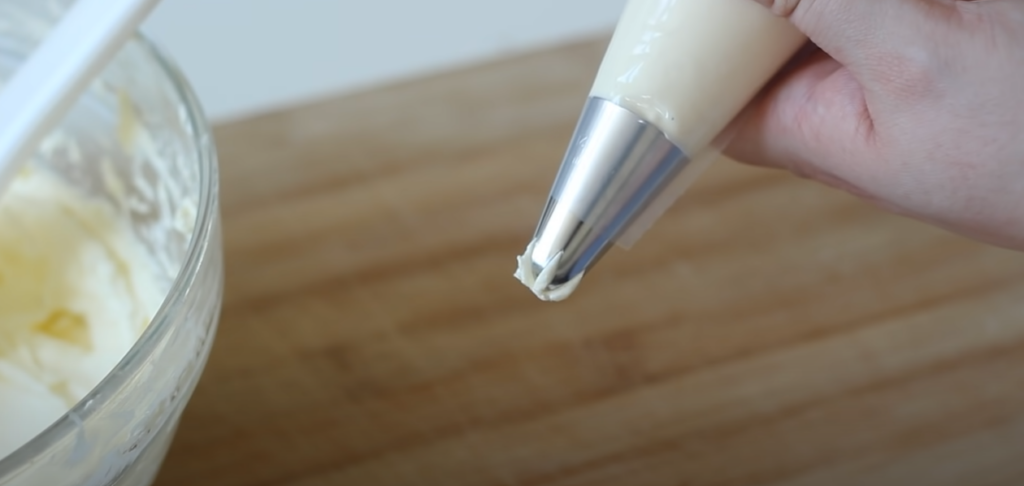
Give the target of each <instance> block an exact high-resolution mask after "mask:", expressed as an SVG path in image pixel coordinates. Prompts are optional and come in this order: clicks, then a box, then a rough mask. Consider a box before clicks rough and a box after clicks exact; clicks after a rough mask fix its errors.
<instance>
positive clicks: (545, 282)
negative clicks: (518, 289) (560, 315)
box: [514, 240, 583, 302]
mask: <svg viewBox="0 0 1024 486" xmlns="http://www.w3.org/2000/svg"><path fill="white" fill-rule="evenodd" d="M536 243H537V242H536V240H533V241H530V244H529V245H527V246H526V251H525V252H524V253H523V254H522V256H519V257H516V261H517V262H518V264H519V267H518V268H517V269H516V273H515V274H514V275H515V277H516V278H517V279H519V281H520V282H522V283H523V285H525V286H526V287H528V288H529V289H530V291H531V292H533V294H534V295H536V296H537V298H538V299H540V300H543V301H545V302H558V301H562V300H565V299H567V298H568V297H569V296H570V295H572V293H573V291H575V290H576V287H577V286H578V285H579V284H580V279H582V278H583V273H582V272H580V274H579V275H576V276H575V277H573V278H572V280H569V281H568V282H566V283H564V284H562V285H556V286H552V285H551V281H552V280H554V278H555V269H557V268H558V263H559V262H560V261H561V260H562V252H558V253H557V254H556V255H555V256H554V257H552V258H551V260H549V261H548V263H547V265H545V266H544V269H542V270H541V272H540V273H539V274H534V271H533V258H532V257H533V247H534V245H535V244H536Z"/></svg>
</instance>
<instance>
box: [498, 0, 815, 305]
mask: <svg viewBox="0 0 1024 486" xmlns="http://www.w3.org/2000/svg"><path fill="white" fill-rule="evenodd" d="M806 41H807V39H806V38H805V37H804V36H803V34H801V33H800V31H798V30H797V29H796V28H795V27H794V26H793V25H792V24H791V23H790V22H789V21H788V20H786V19H784V18H781V17H778V16H776V15H774V14H773V13H772V12H771V11H769V10H768V9H766V8H765V7H763V6H761V5H759V4H757V3H755V2H753V1H751V0H629V1H628V3H627V4H626V7H625V10H624V11H623V13H622V16H621V18H620V19H619V23H618V26H617V27H616V29H615V34H614V35H613V36H612V40H611V43H610V44H609V46H608V50H607V51H606V52H605V55H604V59H603V60H602V62H601V67H600V69H599V70H598V73H597V78H596V79H595V80H594V84H593V86H592V88H591V90H590V96H589V97H588V98H587V102H586V104H585V106H584V108H583V113H582V115H581V116H580V120H579V122H578V124H577V126H576V131H575V133H574V134H573V136H572V140H571V142H570V144H569V148H568V150H567V151H566V154H565V158H564V159H563V161H562V166H561V168H560V169H559V172H558V175H557V177H556V178H555V183H554V185H553V186H552V188H551V193H550V196H549V197H548V202H547V205H546V206H545V207H544V211H543V212H542V213H541V217H540V222H539V223H538V225H537V229H536V231H535V233H534V237H533V240H532V241H531V242H530V243H529V245H528V246H527V248H526V252H525V253H524V254H523V255H522V256H520V257H519V258H518V264H519V267H518V269H517V270H516V273H515V276H516V278H518V279H519V280H520V281H521V282H522V283H523V284H524V285H526V286H527V287H529V288H530V290H531V291H533V293H534V294H536V295H537V297H538V298H540V299H541V300H546V301H558V300H563V299H565V298H567V297H568V296H569V295H570V294H571V293H572V292H573V290H575V288H576V286H577V285H578V284H579V282H580V279H581V278H582V277H583V275H584V273H586V272H587V271H588V270H590V269H591V268H592V267H593V266H594V264H596V263H597V262H598V261H599V260H600V258H601V257H602V256H603V255H604V254H605V253H606V252H607V251H608V250H609V249H610V248H611V246H612V245H613V244H618V245H620V246H623V247H625V248H628V247H629V246H631V245H632V244H633V243H634V242H635V241H636V240H637V239H638V238H639V237H640V236H641V235H642V234H643V233H644V232H645V231H646V229H647V228H648V227H650V225H651V224H652V223H653V222H654V221H655V220H656V219H657V218H658V217H660V216H661V214H662V213H663V212H664V211H665V210H666V209H668V207H669V206H670V205H671V204H672V202H673V201H674V200H675V199H676V198H677V197H678V196H680V195H681V194H682V192H683V191H684V190H685V189H686V187H688V186H689V184H691V183H692V182H693V180H694V179H695V178H696V177H697V176H698V175H699V174H700V172H701V171H702V170H703V169H704V168H705V167H706V166H707V165H708V164H709V163H711V162H712V161H714V160H715V159H717V158H718V156H719V155H720V154H721V150H722V148H723V145H724V144H725V143H727V142H728V139H729V133H728V130H726V127H728V126H729V125H730V123H731V122H732V121H733V119H734V118H736V116H737V115H738V114H739V113H740V112H741V111H742V110H743V108H744V107H746V105H747V104H749V103H750V101H751V99H753V97H754V96H755V95H756V94H757V92H758V91H760V90H761V88H763V87H764V85H765V84H766V83H767V82H768V81H769V80H770V79H771V78H772V76H774V75H775V74H776V73H777V72H778V71H779V69H781V68H782V66H783V65H784V64H785V63H786V62H787V61H788V60H789V59H790V58H791V57H792V56H793V55H794V54H795V53H796V52H797V50H799V49H800V47H801V46H803V45H804V43H805V42H806Z"/></svg>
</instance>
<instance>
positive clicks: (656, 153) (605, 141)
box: [516, 97, 690, 300]
mask: <svg viewBox="0 0 1024 486" xmlns="http://www.w3.org/2000/svg"><path fill="white" fill-rule="evenodd" d="M689 162H690V158H689V157H688V156H687V154H685V153H684V152H683V151H682V150H681V149H680V148H679V147H677V146H676V145H675V144H673V143H672V142H670V141H669V140H668V138H666V137H665V134H664V133H662V132H661V130H659V129H658V128H656V127H655V126H654V125H652V124H650V123H649V122H647V121H645V120H644V119H642V118H640V117H639V116H637V115H635V114H633V113H632V112H630V111H629V110H627V109H625V108H622V107H620V106H618V105H616V104H615V103H612V102H610V101H607V100H603V99H600V98H595V97H591V98H589V99H588V100H587V103H586V105H585V106H584V109H583V113H582V115H581V116H580V120H579V123H578V124H577V125H576V130H575V133H573V136H572V142H571V143H570V145H569V148H568V150H567V151H566V154H565V158H564V159H563V160H562V166H561V168H560V169H559V171H558V176H557V177H556V178H555V183H554V185H553V186H552V188H551V193H550V195H549V196H548V203H547V205H546V206H545V208H544V211H543V212H542V213H541V217H540V222H539V223H538V224H537V229H536V231H535V232H534V237H533V241H531V242H530V244H529V246H528V247H527V249H526V253H525V254H524V255H523V256H521V257H519V269H518V270H517V271H516V277H517V278H519V279H520V281H522V282H523V283H524V284H525V285H526V286H528V287H530V289H531V290H532V291H533V292H534V294H536V295H537V296H538V297H539V298H541V299H542V300H562V299H564V298H566V297H568V296H569V294H571V293H572V291H573V290H574V289H575V288H576V285H578V284H579V281H580V279H581V278H582V277H583V274H584V273H586V272H587V271H588V270H590V269H591V268H593V266H594V265H595V264H596V263H597V262H598V261H599V260H600V259H601V257H602V256H604V254H605V253H606V252H607V251H608V250H609V249H610V248H611V247H612V245H613V244H615V242H616V240H617V239H618V238H619V237H620V236H621V235H622V234H623V233H624V232H625V231H626V230H628V229H629V228H630V226H631V225H632V224H633V223H634V222H635V221H636V220H637V219H638V218H639V217H640V215H642V214H643V213H644V211H645V210H646V209H647V208H648V207H649V206H650V205H651V203H652V202H653V201H654V200H655V199H657V197H658V196H659V195H660V194H661V193H662V192H663V191H664V190H665V188H666V187H667V186H668V185H669V183H671V182H672V181H673V179H675V178H676V176H677V175H679V173H680V172H681V171H682V170H683V168H684V167H686V165H687V164H689Z"/></svg>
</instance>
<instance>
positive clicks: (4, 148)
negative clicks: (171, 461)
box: [0, 0, 158, 195]
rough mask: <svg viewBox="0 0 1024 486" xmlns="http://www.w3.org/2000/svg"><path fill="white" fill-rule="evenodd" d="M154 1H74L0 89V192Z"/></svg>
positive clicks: (109, 58) (126, 37) (154, 4)
mask: <svg viewBox="0 0 1024 486" xmlns="http://www.w3.org/2000/svg"><path fill="white" fill-rule="evenodd" d="M157 3H158V0H75V2H74V4H72V5H71V7H70V8H69V9H68V10H67V11H66V12H65V13H64V14H63V16H62V17H61V19H60V21H59V22H58V23H57V25H55V26H54V28H53V29H52V30H51V31H50V33H49V34H48V35H47V36H46V38H45V39H44V40H43V42H42V43H41V44H40V45H39V46H38V47H37V48H36V49H35V50H34V51H33V52H32V55H31V56H30V57H29V58H28V60H27V61H26V62H25V63H23V64H22V65H21V66H20V67H19V69H18V71H17V72H15V74H14V75H13V76H12V77H11V79H10V80H9V82H8V83H7V85H6V86H5V87H4V88H3V89H2V90H0V195H2V194H3V192H4V191H5V190H6V189H7V185H8V184H10V182H11V180H12V179H13V178H14V175H15V174H17V172H18V169H19V168H20V166H21V164H23V163H25V162H27V161H28V159H29V157H31V156H32V155H33V154H34V153H35V151H36V149H37V148H38V145H39V143H40V142H41V141H42V139H43V137H45V136H46V135H48V134H49V133H50V131H51V130H53V129H54V127H55V126H56V125H57V124H58V123H60V122H61V121H62V120H63V118H64V116H65V115H66V114H67V112H68V110H70V109H71V107H72V106H74V104H75V102H76V101H77V100H78V97H79V96H80V95H81V94H82V92H83V91H84V90H85V88H86V87H88V86H89V83H90V82H92V80H93V78H94V77H96V76H97V75H98V74H99V72H100V71H101V70H102V69H103V68H104V67H105V66H106V64H107V63H108V62H109V61H110V60H111V59H112V58H113V57H114V56H115V55H116V54H117V53H118V52H119V51H120V48H121V46H122V45H123V44H124V43H125V42H126V41H127V40H128V39H129V38H130V37H131V36H132V34H134V33H135V31H136V30H137V29H138V26H139V24H140V23H141V22H142V21H143V20H144V19H145V18H146V16H147V15H149V12H150V11H152V10H153V7H155V6H156V4H157Z"/></svg>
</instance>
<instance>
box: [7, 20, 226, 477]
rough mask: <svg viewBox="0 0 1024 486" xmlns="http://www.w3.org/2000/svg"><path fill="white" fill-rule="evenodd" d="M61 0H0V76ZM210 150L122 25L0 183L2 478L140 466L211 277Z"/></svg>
mask: <svg viewBox="0 0 1024 486" xmlns="http://www.w3.org/2000/svg"><path fill="white" fill-rule="evenodd" d="M68 4H69V0H0V83H2V82H3V80H5V79H7V78H8V77H10V76H11V74H12V73H13V72H14V71H15V70H16V69H17V67H18V65H19V63H20V62H22V61H23V60H24V59H25V58H26V57H27V55H28V53H29V52H31V49H32V48H33V46H34V45H36V44H37V43H38V42H39V41H40V39H41V38H42V37H43V36H45V34H46V32H47V28H48V27H49V26H51V25H52V24H53V23H54V22H55V21H56V20H57V19H58V18H59V15H60V13H61V12H62V11H63V9H64V8H65V7H66V6H67V5H68ZM217 188H218V186H217V165H216V155H215V151H214V147H213V143H212V137H211V135H210V130H209V127H208V126H207V125H206V121H205V119H204V117H203V113H202V110H201V108H200V107H199V105H198V103H197V102H196V99H195V97H194V95H193V93H192V91H191V89H190V88H189V86H188V83H187V82H186V81H185V79H184V78H183V77H182V76H181V74H180V73H179V72H178V70H177V69H176V68H175V67H174V65H173V64H172V63H171V62H170V61H169V60H168V58H167V57H166V56H164V55H163V54H161V53H160V52H159V50H158V49H157V48H155V47H154V46H153V45H152V44H151V43H149V42H148V41H147V40H145V39H144V38H141V37H137V38H135V39H133V40H132V41H131V42H130V43H129V44H128V45H127V46H126V47H125V48H124V49H123V50H122V51H121V53H120V54H119V55H118V56H117V58H116V59H115V60H114V62H113V63H112V64H111V65H110V66H109V67H108V68H107V69H105V70H104V72H103V73H102V74H101V76H100V77H99V78H98V79H97V80H96V81H95V82H94V83H93V84H92V86H91V87H90V88H89V89H88V90H87V92H86V93H85V94H84V95H83V96H82V98H81V99H80V100H79V101H78V103H77V104H76V106H75V107H74V108H73V110H72V112H71V113H70V114H69V115H68V116H67V118H66V119H65V120H64V122H63V123H62V124H61V126H60V127H59V128H58V129H57V130H55V131H54V132H53V133H52V134H51V135H50V136H49V137H47V139H46V140H45V141H44V142H43V143H42V145H41V147H40V148H39V151H38V153H37V154H36V155H35V156H34V157H33V159H32V160H31V161H28V164H27V165H26V167H25V169H24V170H22V171H21V173H19V175H18V176H17V178H16V179H15V181H14V182H13V183H12V185H11V186H10V188H9V189H8V190H7V191H6V192H5V194H3V196H2V197H0V486H22V485H24V486H29V485H31V486H36V485H46V486H109V485H123V486H140V485H148V484H150V483H152V481H153V479H154V477H155V475H156V472H157V470H158V469H159V466H160V464H161V462H162V460H163V457H164V455H165V454H166V452H167V448H168V446H169V444H170V441H171V439H172V437H173V434H174V430H175V427H176V425H177V422H178V420H179V417H180V415H181V412H182V409H183V408H184V406H185V404H186V403H187V401H188V399H189V397H190V396H191V393H192V390H193V388H194V387H195V384H196V381H197V380H198V378H199V375H200V373H201V371H202V369H203V366H204V365H205V362H206V358H207V355H208V354H209V351H210V346H211V344H212V339H213V335H214V331H215V329H216V322H217V318H218V316H219V313H220V306H221V295H222V285H223V266H222V248H221V242H220V221H219V213H218V205H217Z"/></svg>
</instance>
